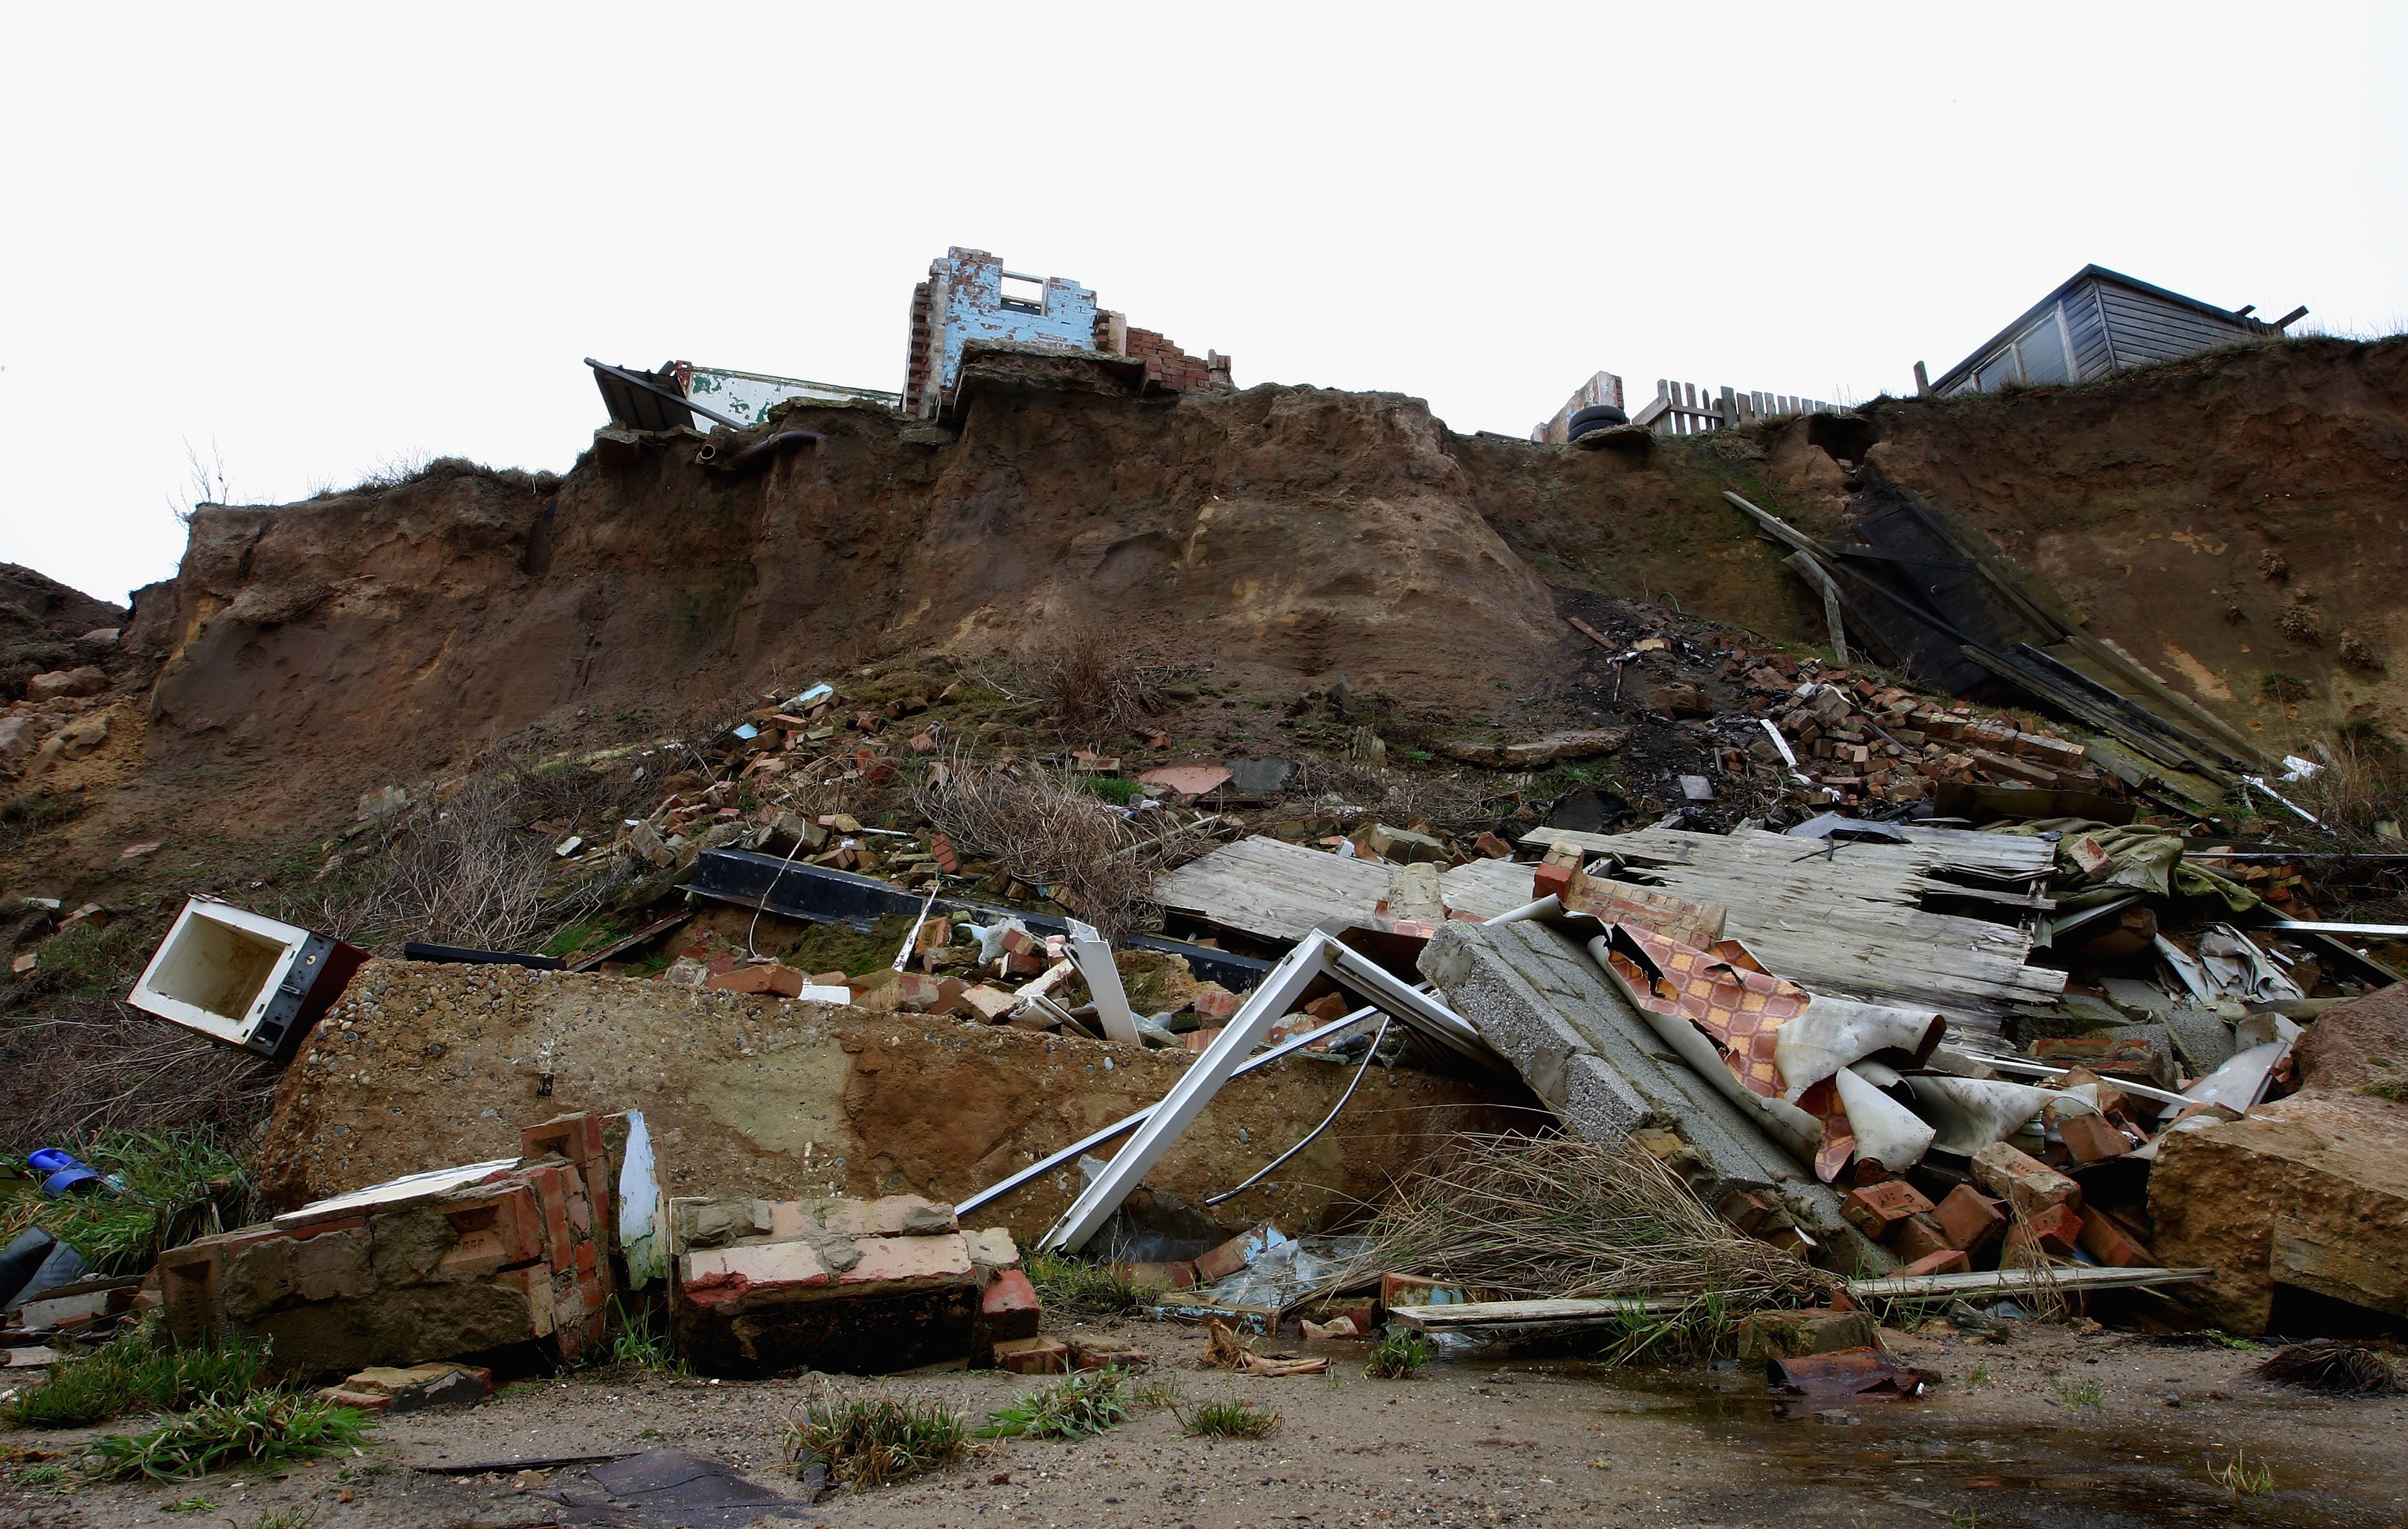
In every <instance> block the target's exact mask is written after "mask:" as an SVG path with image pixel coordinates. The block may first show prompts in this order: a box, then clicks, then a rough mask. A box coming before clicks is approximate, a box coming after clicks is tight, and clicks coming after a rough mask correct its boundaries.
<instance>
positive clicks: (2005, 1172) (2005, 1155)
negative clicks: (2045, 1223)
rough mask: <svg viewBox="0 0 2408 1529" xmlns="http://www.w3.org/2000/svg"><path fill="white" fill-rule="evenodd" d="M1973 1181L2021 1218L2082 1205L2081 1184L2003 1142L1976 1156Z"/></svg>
mask: <svg viewBox="0 0 2408 1529" xmlns="http://www.w3.org/2000/svg"><path fill="white" fill-rule="evenodd" d="M1973 1181H1974V1182H1975V1183H1977V1184H1979V1185H1981V1186H1982V1187H1983V1188H1984V1189H1986V1190H1988V1191H1989V1192H1990V1193H1993V1194H1996V1195H1998V1196H1999V1197H2000V1199H2002V1200H2004V1201H2006V1202H2007V1204H2008V1205H2009V1206H2010V1207H2013V1208H2014V1212H2015V1214H2016V1215H2018V1216H2032V1215H2037V1214H2038V1213H2040V1212H2041V1211H2043V1210H2046V1209H2047V1208H2048V1207H2051V1206H2057V1205H2073V1206H2079V1205H2080V1204H2081V1203H2082V1186H2081V1185H2080V1184H2077V1183H2075V1182H2074V1181H2073V1180H2072V1179H2068V1178H2067V1177H2066V1176H2065V1175H2063V1174H2061V1173H2059V1172H2057V1170H2056V1169H2055V1168H2052V1167H2050V1166H2049V1165H2047V1164H2045V1163H2042V1162H2041V1161H2040V1160H2039V1159H2037V1158H2033V1157H2028V1156H2027V1155H2025V1154H2024V1153H2022V1152H2019V1151H2017V1150H2014V1148H2013V1147H2010V1146H2008V1145H2007V1144H2006V1143H2005V1142H2003V1141H2000V1142H1994V1143H1992V1144H1991V1145H1989V1146H1987V1147H1985V1148H1983V1149H1982V1150H1980V1151H1978V1152H1975V1153H1974V1154H1973Z"/></svg>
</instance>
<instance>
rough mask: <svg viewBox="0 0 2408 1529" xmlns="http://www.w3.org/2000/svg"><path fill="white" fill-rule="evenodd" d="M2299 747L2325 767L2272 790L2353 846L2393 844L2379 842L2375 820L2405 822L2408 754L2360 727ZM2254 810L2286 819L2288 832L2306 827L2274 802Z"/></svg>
mask: <svg viewBox="0 0 2408 1529" xmlns="http://www.w3.org/2000/svg"><path fill="white" fill-rule="evenodd" d="M2301 751H2302V752H2303V753H2305V754H2306V755H2307V757H2309V758H2312V759H2315V760H2316V761H2317V762H2318V763H2320V764H2323V765H2324V766H2325V767H2324V768H2323V769H2321V770H2319V771H2317V772H2316V774H2315V776H2313V777H2311V778H2310V779H2306V780H2294V781H2291V782H2290V783H2288V784H2283V783H2279V782H2278V783H2276V784H2275V786H2274V789H2275V790H2276V791H2279V792H2281V793H2283V794H2284V795H2285V796H2286V797H2288V798H2289V799H2290V800H2292V801H2294V802H2297V803H2298V804H2299V805H2300V807H2305V808H2306V809H2307V810H2308V811H2310V812H2313V813H2315V816H2316V820H2317V822H2318V824H2319V825H2320V826H2321V827H2323V829H2324V830H2325V831H2326V832H2327V833H2329V834H2330V835H2332V836H2335V837H2336V838H2339V839H2341V840H2343V842H2344V843H2347V844H2348V845H2350V846H2351V847H2352V848H2355V849H2362V850H2372V849H2378V848H2382V849H2397V848H2398V847H2399V846H2398V845H2396V844H2386V843H2384V842H2383V838H2382V836H2381V835H2380V834H2379V833H2378V831H2377V829H2376V824H2378V823H2382V822H2391V823H2393V824H2396V825H2408V757H2403V755H2402V754H2401V750H2400V749H2399V747H2398V745H2397V744H2396V743H2395V742H2394V741H2393V740H2392V739H2391V738H2389V737H2388V736H2386V735H2384V734H2383V733H2382V732H2380V731H2379V730H2376V729H2373V728H2370V727H2363V726H2361V727H2358V728H2352V729H2347V730H2344V731H2343V733H2342V734H2341V735H2340V736H2338V737H2336V738H2334V739H2332V740H2331V741H2329V742H2326V743H2323V744H2321V745H2316V744H2311V745H2309V746H2307V747H2306V748H2305V749H2304V750H2301ZM2270 779H2271V778H2270ZM2258 810H2259V813H2260V815H2262V816H2264V817H2267V818H2270V819H2272V820H2274V821H2275V822H2286V828H2287V829H2288V830H2289V831H2292V832H2297V831H2299V830H2303V829H2304V828H2305V827H2306V825H2305V824H2303V823H2300V822H2298V820H2296V819H2293V818H2292V817H2291V815H2290V814H2289V813H2287V812H2286V811H2284V810H2283V809H2282V808H2281V807H2277V806H2274V805H2273V804H2272V803H2266V804H2262V805H2261V806H2260V807H2259V808H2258Z"/></svg>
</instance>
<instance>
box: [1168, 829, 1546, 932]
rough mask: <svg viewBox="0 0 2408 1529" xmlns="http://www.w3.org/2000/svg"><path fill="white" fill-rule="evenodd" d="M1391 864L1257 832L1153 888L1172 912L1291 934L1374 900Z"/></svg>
mask: <svg viewBox="0 0 2408 1529" xmlns="http://www.w3.org/2000/svg"><path fill="white" fill-rule="evenodd" d="M1391 869H1392V867H1390V866H1388V865H1383V864H1380V863H1377V862H1372V861H1365V860H1355V859H1351V858H1349V859H1340V857H1339V856H1337V855H1333V854H1329V853H1326V852H1325V851H1323V850H1308V849H1306V848H1305V847H1304V846H1302V845H1300V844H1289V843H1286V842H1284V841H1283V840H1280V839H1275V838H1266V837H1263V836H1259V835H1258V836H1254V837H1251V838H1243V839H1240V840H1239V841H1238V842H1237V843H1235V844H1225V845H1223V846H1222V847H1221V848H1219V849H1217V850H1213V851H1212V852H1211V853H1210V854H1207V855H1204V856H1202V857H1201V858H1199V859H1196V860H1192V861H1189V862H1188V863H1187V864H1186V865H1182V866H1180V867H1179V868H1178V869H1177V870H1175V871H1172V872H1171V873H1170V874H1169V875H1168V876H1166V877H1164V878H1163V879H1161V880H1160V881H1158V882H1156V883H1155V884H1154V900H1155V901H1157V902H1159V903H1161V904H1162V906H1163V907H1166V908H1168V909H1169V910H1170V911H1172V912H1174V913H1183V914H1186V915H1188V916H1190V917H1192V918H1197V919H1201V920H1203V921H1204V922H1207V923H1212V924H1218V925H1219V926H1221V927H1222V928H1224V929H1234V930H1238V931H1240V932H1241V933H1244V934H1249V935H1256V936H1261V937H1263V938H1265V939H1276V940H1289V941H1294V940H1300V939H1302V938H1303V937H1304V936H1306V935H1308V934H1311V933H1312V926H1313V925H1314V924H1316V923H1318V922H1320V921H1322V920H1323V919H1326V918H1329V917H1331V916H1333V915H1353V914H1358V913H1369V912H1370V911H1371V910H1372V909H1373V908H1375V907H1378V906H1379V904H1380V901H1381V899H1382V898H1384V897H1385V896H1387V895H1388V873H1389V871H1390V870H1391ZM1524 901H1526V902H1527V901H1528V899H1527V898H1525V899H1524Z"/></svg>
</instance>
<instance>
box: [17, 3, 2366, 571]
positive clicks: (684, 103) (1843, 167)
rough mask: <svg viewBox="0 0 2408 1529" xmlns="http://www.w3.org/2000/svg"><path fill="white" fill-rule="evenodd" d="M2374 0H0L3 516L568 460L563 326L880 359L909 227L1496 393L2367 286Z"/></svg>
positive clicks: (1385, 369) (266, 495)
mask: <svg viewBox="0 0 2408 1529" xmlns="http://www.w3.org/2000/svg"><path fill="white" fill-rule="evenodd" d="M2402 79H2408V7H2402V6H2400V5H2397V4H2393V5H2381V6H2361V5H2340V4H2334V5H2315V4H2293V5H2286V6H2283V7H2265V6H2263V5H2248V6H2239V5H2229V6H2227V5H2212V4H2209V5H2201V4H2184V5H2157V6H2140V5H2122V4H2113V3H2110V4H2099V3H2097V0H2089V3H2085V4H2079V5H2047V4H2030V3H2019V4H2015V5H2013V6H1995V7H1974V6H1968V5H1929V4H1915V5H1906V6H1888V5H1875V4H1866V5H1854V6H1845V7H1839V6H1828V5H1804V4H1790V5H1785V6H1780V7H1770V6H1766V7H1758V6H1752V5H1747V4H1742V3H1732V0H1721V3H1718V4H1713V5H1697V6H1678V7H1663V6H1647V7H1638V6H1616V5H1612V4H1606V5H1598V4H1594V3H1591V4H1583V5H1574V6H1566V7H1535V6H1533V7H1508V6H1458V7H1419V6H1410V5H1386V6H1378V7H1370V6H1364V7H1335V6H1317V5H1311V4H1303V5H1299V4H1293V3H1290V4H1283V5H1275V6H1247V5H1231V4H1224V5H1217V6H1213V7H1135V6H1111V7H1078V6H1068V5H1044V6H1004V5H996V6H982V7H953V6H947V5H939V4H928V3H922V4H916V5H912V6H909V7H901V6H897V7H857V6H848V7H809V6H789V7H742V6H723V7H664V6H659V5H647V6H641V7H624V8H620V7H604V6H598V5H583V6H577V7H537V6H527V5H495V4H491V3H486V4H480V5H476V6H445V5H413V6H408V7H343V6H325V5H312V6H308V7H292V8H289V9H278V8H269V7H248V6H230V7H220V6H213V7H195V6H176V7H140V6H123V5H120V6H110V7H79V6H65V5H50V6H40V7H36V6H35V5H33V4H29V3H21V4H14V5H9V6H7V7H5V9H0V124H5V129H6V138H5V144H6V148H5V150H0V368H5V369H4V370H0V560H7V561H13V562H18V563H23V564H31V565H32V566H34V567H36V568H39V569H41V570H43V571H44V572H46V573H49V574H50V575H51V576H53V577H55V578H58V579H64V580H65V581H67V582H69V583H71V584H74V585H76V586H78V587H79V588H81V589H84V590H87V591H89V592H91V593H96V594H100V595H103V596H106V597H108V598H112V599H122V597H123V595H124V593H125V592H126V591H127V590H128V589H130V588H132V587H134V586H136V585H139V584H142V583H145V582H147V581H149V580H151V579H160V578H165V577H166V576H167V575H169V574H170V573H172V572H173V571H174V568H175V564H176V560H177V558H178V556H179V553H180V551H181V549H182V542H183V533H182V527H181V526H180V525H179V523H178V522H177V521H176V520H175V518H174V516H173V515H172V513H171V510H170V501H171V500H174V501H177V502H179V503H189V502H190V501H191V500H192V498H193V493H192V492H191V490H190V486H189V476H190V475H189V471H188V467H187V463H186V460H185V450H186V443H187V442H190V443H191V444H192V446H193V448H195V449H196V450H198V451H199V452H200V453H201V454H202V455H203V456H204V457H208V456H209V455H210V454H211V452H212V450H213V449H214V450H215V452H216V453H217V454H218V456H219V457H220V458H221V459H222V462H223V464H224V467H225V470H226V473H227V476H228V478H229V479H231V483H232V488H233V491H234V493H233V497H234V498H235V499H236V500H237V501H239V502H265V503H272V502H279V501H283V500H289V499H294V498H298V497H301V496H304V495H306V494H308V493H310V492H312V491H313V490H315V489H317V488H319V487H322V486H324V485H326V484H330V483H331V484H335V485H347V484H349V483H351V482H352V481H354V480H356V479H359V478H360V477H361V476H363V475H364V474H365V473H366V472H368V471H370V470H372V469H374V468H376V467H378V466H379V465H380V464H386V463H389V462H392V461H394V460H396V459H409V458H416V457H422V456H431V455H457V456H466V457H470V458H473V459H476V460H479V461H481V462H487V463H491V464H495V465H512V464H515V465H521V466H525V467H530V468H541V467H551V468H554V469H560V468H566V466H567V465H568V464H570V463H571V462H572V461H573V460H574V459H575V457H576V455H577V453H578V452H579V451H580V450H581V449H582V448H583V447H584V446H585V445H586V443H587V442H588V440H589V439H590V436H591V432H592V431H593V430H594V429H595V426H596V425H597V424H599V423H601V422H602V420H603V410H602V405H601V400H600V398H599V396H598V395H597V394H596V393H595V388H594V384H593V382H592V380H591V379H590V377H589V374H588V373H587V371H586V369H585V367H584V366H583V365H581V364H580V360H579V358H580V357H581V356H585V355H594V356H597V357H599V358H601V359H603V360H605V361H613V362H620V363H626V364H638V365H642V366H652V365H654V364H658V363H660V362H662V361H664V360H666V359H669V358H672V357H677V358H683V359H686V360H691V361H695V362H698V363H702V364H710V365H721V366H732V367H737V368H739V369H743V370H748V371H761V372H771V373H777V374H781V375H785V376H796V377H807V378H812V379H823V380H827V381H836V382H846V383H852V384H855V385H859V386H868V387H876V388H882V389H890V390H891V389H896V388H899V387H900V385H901V378H902V367H903V342H904V321H905V308H906V306H907V304H908V302H909V300H910V292H911V286H912V283H913V281H914V280H916V279H919V278H920V277H922V276H924V275H925V271H926V267H927V263H928V261H929V260H930V258H932V257H933V256H936V255H939V254H941V253H943V252H944V250H945V248H946V247H947V246H948V245H952V244H961V245H968V246H974V247H980V248H983V249H987V250H994V251H996V252H997V253H999V254H1001V255H1002V256H1003V257H1004V258H1005V260H1006V262H1007V263H1008V264H1010V265H1011V268H1012V269H1014V270H1022V271H1031V272H1036V273H1039V274H1043V275H1054V276H1068V277H1074V278H1076V279H1079V280H1081V281H1082V282H1084V283H1085V284H1087V285H1088V286H1090V287H1092V288H1094V289H1096V291H1097V293H1098V294H1099V296H1100V298H1101V301H1102V302H1103V304H1104V306H1106V307H1113V308H1118V309H1120V310H1122V311H1124V312H1125V313H1127V314H1128V315H1129V317H1130V320H1131V322H1135V323H1138V324H1141V325H1143V326H1145V327H1147V328H1151V329H1157V330H1161V331H1163V332H1165V333H1167V334H1168V335H1169V336H1171V337H1172V338H1173V339H1175V340H1177V341H1178V342H1179V343H1181V344H1182V345H1183V346H1185V347H1186V348H1187V349H1189V350H1194V351H1197V352H1198V353H1201V352H1202V351H1203V350H1206V349H1207V348H1208V347H1209V348H1213V349H1218V350H1224V351H1226V352H1229V353H1231V354H1233V355H1234V356H1235V357H1236V358H1237V379H1238V381H1239V383H1240V385H1241V386H1245V385H1251V384H1253V383H1256V382H1263V381H1277V382H1297V383H1305V382H1310V383H1317V384H1321V385H1324V386H1332V387H1346V388H1363V389H1387V390H1394V391H1398V392H1402V393H1414V394H1418V395H1420V396H1422V397H1425V398H1427V399H1428V400H1429V401H1430V403H1431V405H1432V406H1433V407H1435V409H1436V410H1437V412H1438V413H1439V414H1440V415H1441V417H1442V418H1444V419H1445V420H1446V421H1447V422H1449V423H1450V424H1452V425H1454V426H1455V428H1456V429H1458V430H1474V429H1491V430H1499V431H1506V432H1511V433H1513V434H1522V433H1524V432H1527V430H1528V429H1529V427H1530V425H1531V424H1532V422H1535V421H1537V420H1539V419H1541V418H1543V417H1545V416H1546V415H1547V414H1549V413H1551V412H1553V411H1554V409H1555V407H1556V406H1557V405H1559V404H1560V403H1561V402H1562V400H1563V398H1564V396H1565V394H1566V393H1569V392H1570V390H1571V389H1572V388H1573V387H1574V386H1575V385H1577V384H1578V383H1579V382H1580V381H1581V380H1582V379H1584V378H1585V377H1586V376H1587V375H1588V374H1589V373H1590V372H1592V371H1595V370H1597V369H1598V368H1600V367H1602V368H1605V369H1609V370H1613V371H1616V372H1619V373H1621V374H1622V375H1623V377H1624V378H1625V379H1627V381H1628V383H1629V385H1630V387H1631V391H1632V393H1633V394H1634V395H1635V396H1634V402H1635V400H1636V396H1645V395H1649V394H1652V393H1653V392H1654V387H1655V379H1656V378H1659V377H1668V376H1669V377H1675V378H1680V379H1686V380H1689V381H1693V382H1697V383H1700V384H1704V385H1707V386H1710V387H1712V386H1718V385H1722V384H1728V385H1730V386H1733V387H1736V388H1740V389H1742V390H1746V389H1760V390H1763V391H1767V392H1780V393H1799V394H1805V395H1809V396H1821V397H1826V398H1831V399H1835V400H1846V401H1860V400H1862V399H1864V398H1868V397H1871V395H1873V394H1874V393H1879V392H1881V391H1883V390H1885V389H1886V390H1889V391H1891V392H1906V391H1909V390H1911V388H1912V387H1913V381H1912V367H1913V365H1914V362H1915V361H1916V360H1917V359H1921V360H1924V361H1927V362H1928V363H1929V364H1930V366H1931V370H1932V372H1933V374H1934V375H1935V376H1936V375H1938V373H1939V372H1940V371H1941V370H1942V368H1944V367H1946V366H1948V365H1950V364H1954V363H1955V362H1957V360H1959V359H1960V358H1961V357H1962V356H1963V354H1964V352H1966V351H1967V350H1970V349H1971V347H1973V346H1974V345H1976V344H1978V343H1980V342H1981V341H1982V340H1984V339H1985V338H1986V337H1988V336H1989V335H1991V334H1992V333H1993V332H1994V331H1996V330H1997V329H1998V328H2000V326H2001V325H2002V324H2004V323H2005V322H2007V321H2008V320H2010V319H2012V318H2013V317H2014V315H2015V314H2016V313H2018V312H2020V311H2021V310H2022V309H2023V308H2024V307H2028V305H2030V304H2031V303H2033V302H2035V301H2037V300H2038V299H2039V298H2040V297H2041V296H2042V294H2043V293H2046V292H2047V291H2048V290H2049V289H2050V288H2051V287H2053V286H2055V285H2056V284H2057V282H2058V281H2060V280H2062V279H2064V278H2066V277H2067V276H2070V275H2071V274H2072V273H2073V272H2074V271H2075V270H2076V269H2078V268H2079V267H2080V266H2081V265H2082V264H2084V263H2085V262H2090V261H2095V262H2098V263H2099V264H2103V265H2107V266H2111V267H2114V268H2115V269H2118V270H2122V271H2126V272H2128V273H2129V274H2131V275H2134V276H2138V277H2140V278H2142V279H2145V280H2149V281H2154V282H2157V283H2158V284H2160V285H2164V286H2169V287H2171V288H2173V289H2175V290H2176V291H2179V292H2183V293H2189V294H2191V295H2193V296H2197V297H2200V298H2202V299H2205V300H2206V301H2209V302H2212V303H2215V304H2218V305H2224V306H2238V305H2240V304H2243V303H2255V304H2257V306H2258V308H2259V310H2260V311H2261V313H2263V314H2265V315H2267V316H2269V317H2272V316H2274V315H2279V314H2281V313H2283V312H2285V311H2286V310H2288V309H2289V308H2290V307H2293V306H2294V305H2296V304H2300V303H2305V304H2307V305H2308V306H2309V307H2311V308H2312V309H2313V310H2314V317H2313V318H2312V320H2311V321H2310V322H2312V323H2321V324H2323V325H2325V326H2327V327H2329V328H2331V329H2334V330H2337V331H2357V332H2365V331H2388V330H2392V329H2396V328H2399V327H2401V325H2402V323H2403V321H2404V320H2408V259H2403V255H2402V251H2403V250H2404V249H2408V170H2403V161H2404V160H2408V91H2403V90H2402V89H2401V80H2402Z"/></svg>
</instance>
